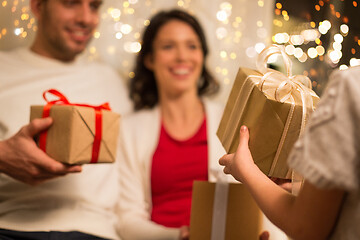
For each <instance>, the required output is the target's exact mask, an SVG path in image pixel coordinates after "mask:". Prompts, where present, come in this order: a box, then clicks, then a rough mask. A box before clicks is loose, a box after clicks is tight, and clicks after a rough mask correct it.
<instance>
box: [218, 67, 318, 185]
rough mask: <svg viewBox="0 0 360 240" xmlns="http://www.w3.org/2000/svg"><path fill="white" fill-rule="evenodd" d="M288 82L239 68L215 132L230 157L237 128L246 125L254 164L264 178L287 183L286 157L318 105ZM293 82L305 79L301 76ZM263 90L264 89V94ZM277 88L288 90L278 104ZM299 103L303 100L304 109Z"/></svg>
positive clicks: (303, 89)
mask: <svg viewBox="0 0 360 240" xmlns="http://www.w3.org/2000/svg"><path fill="white" fill-rule="evenodd" d="M266 71H268V72H266ZM299 77H300V78H299ZM277 78H279V79H277ZM290 78H291V76H285V75H284V74H282V73H280V72H278V71H275V70H269V69H268V70H265V71H263V72H259V71H256V70H253V69H248V68H240V69H239V72H238V74H237V76H236V79H235V82H234V85H233V87H232V90H231V92H230V95H229V98H228V101H227V104H226V107H225V110H224V113H223V116H222V120H221V122H220V125H219V128H218V130H217V136H218V137H219V139H220V141H221V143H222V145H223V146H224V148H225V150H226V151H227V152H228V153H234V152H235V151H236V149H237V147H238V144H239V130H240V127H241V126H242V125H246V126H247V127H248V128H249V131H250V141H249V148H250V151H251V154H252V157H253V159H254V162H255V164H256V165H257V166H258V167H259V168H260V169H261V171H262V172H264V173H265V174H266V175H268V176H271V177H278V178H285V179H291V175H292V174H291V173H292V172H291V170H290V169H289V168H288V166H287V162H286V161H287V157H288V155H289V153H290V151H291V148H292V146H293V145H294V143H295V141H296V140H297V139H298V137H299V135H300V132H301V130H302V129H303V128H304V127H305V124H306V120H307V118H308V116H309V114H310V113H311V112H312V111H313V109H314V108H315V105H316V103H317V102H318V101H319V97H318V96H317V95H316V94H315V93H314V92H313V91H312V90H311V89H310V88H309V87H305V86H304V85H302V83H301V82H300V81H297V82H293V80H291V79H290ZM297 78H299V79H307V78H306V77H305V76H297ZM268 79H270V80H269V81H268ZM284 81H285V82H284ZM309 81H310V80H309ZM268 85H275V87H274V88H271V87H268ZM287 85H290V86H287ZM266 87H268V89H267V90H264V89H266ZM280 88H288V89H287V90H286V89H285V93H283V94H282V95H281V94H280V97H279V98H281V99H280V100H279V99H277V95H279V91H278V90H279V89H280ZM280 92H281V91H280ZM286 98H287V99H286ZM282 99H286V100H285V101H282ZM303 100H307V101H306V104H307V105H306V106H303ZM304 113H305V114H304Z"/></svg>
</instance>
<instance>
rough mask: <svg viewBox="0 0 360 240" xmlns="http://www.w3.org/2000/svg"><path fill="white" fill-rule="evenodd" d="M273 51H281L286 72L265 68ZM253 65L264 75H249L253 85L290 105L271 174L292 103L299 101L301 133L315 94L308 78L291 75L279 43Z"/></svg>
mask: <svg viewBox="0 0 360 240" xmlns="http://www.w3.org/2000/svg"><path fill="white" fill-rule="evenodd" d="M276 54H280V55H281V57H282V59H283V62H284V65H285V69H286V75H285V74H283V73H282V72H279V71H276V70H274V69H270V68H268V67H267V60H268V59H269V58H270V57H271V56H273V55H276ZM256 67H257V69H258V71H259V72H261V73H262V74H263V76H254V75H251V76H248V77H249V78H250V77H251V78H253V79H258V81H257V82H255V83H256V85H257V86H258V88H259V89H260V90H261V91H262V92H263V93H264V94H265V95H266V96H268V97H270V98H273V99H275V100H277V101H279V102H281V103H285V102H287V103H290V104H291V105H292V107H291V109H290V112H289V114H288V117H287V120H286V123H285V127H284V131H283V134H282V136H281V139H280V143H279V146H278V149H277V152H276V155H275V159H274V161H273V164H272V166H271V169H270V172H269V174H270V175H271V174H272V173H273V171H274V169H275V166H276V164H277V160H278V157H279V155H280V152H281V149H282V147H283V144H284V142H285V138H286V135H287V132H288V130H289V126H290V123H291V119H292V116H293V113H294V109H295V103H296V102H298V101H301V103H302V120H301V127H300V134H302V133H303V131H304V128H305V125H306V121H307V119H308V116H309V115H310V113H311V112H312V111H313V110H314V103H313V97H317V95H316V94H315V92H314V91H313V90H312V89H311V81H310V79H309V78H308V77H306V76H303V75H292V71H291V68H292V62H291V60H290V58H289V57H288V55H287V54H286V53H285V51H284V48H283V47H282V46H279V45H271V46H269V47H267V48H265V49H264V50H263V51H262V52H261V53H260V54H259V56H258V59H257V61H256Z"/></svg>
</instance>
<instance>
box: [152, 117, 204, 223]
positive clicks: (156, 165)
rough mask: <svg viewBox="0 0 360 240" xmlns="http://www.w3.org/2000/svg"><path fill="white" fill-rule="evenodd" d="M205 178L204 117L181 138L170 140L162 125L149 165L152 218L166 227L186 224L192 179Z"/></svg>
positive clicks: (189, 207)
mask: <svg viewBox="0 0 360 240" xmlns="http://www.w3.org/2000/svg"><path fill="white" fill-rule="evenodd" d="M207 179H208V151H207V136H206V119H204V122H203V123H202V125H201V127H200V128H199V130H198V131H197V133H196V134H195V135H194V136H192V137H191V138H189V139H187V140H184V141H178V140H176V139H173V138H172V137H171V136H170V135H169V134H168V133H167V132H166V130H165V128H164V126H163V124H162V125H161V132H160V139H159V144H158V146H157V148H156V150H155V153H154V156H153V161H152V167H151V191H152V194H151V195H152V207H153V208H152V212H151V220H152V221H154V222H156V223H158V224H161V225H164V226H166V227H181V226H183V225H186V226H189V225H190V210H191V197H192V186H193V181H194V180H206V181H207Z"/></svg>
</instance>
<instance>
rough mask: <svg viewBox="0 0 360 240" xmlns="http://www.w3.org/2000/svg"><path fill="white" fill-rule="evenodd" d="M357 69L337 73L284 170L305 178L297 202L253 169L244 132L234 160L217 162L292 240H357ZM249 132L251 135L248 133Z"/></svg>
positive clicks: (359, 236) (359, 138) (225, 158)
mask: <svg viewBox="0 0 360 240" xmlns="http://www.w3.org/2000/svg"><path fill="white" fill-rule="evenodd" d="M359 75H360V67H354V68H350V69H348V70H344V71H336V73H334V74H333V75H332V76H331V77H330V81H329V86H328V88H327V91H325V93H324V94H323V96H322V99H321V101H320V102H319V104H318V106H317V109H316V111H315V112H314V113H313V114H312V116H311V119H310V121H309V123H308V125H307V128H306V130H305V133H304V134H303V136H302V138H300V139H299V140H298V142H297V143H296V144H295V145H294V149H293V150H292V153H291V155H290V157H289V160H288V162H289V165H290V167H292V168H294V169H295V170H296V171H297V172H299V173H300V174H302V175H303V176H304V178H305V183H304V186H303V188H302V189H301V191H300V193H299V195H298V196H297V197H295V196H293V195H290V194H288V193H287V192H285V191H284V190H283V189H281V188H280V187H278V186H277V185H275V184H274V183H273V182H271V181H270V180H269V179H268V178H267V177H266V176H265V175H264V174H262V173H261V171H260V170H259V168H258V167H257V166H256V165H255V164H254V162H253V159H252V157H251V153H250V151H249V148H248V140H249V132H248V129H247V128H246V127H245V126H242V127H241V130H240V144H239V147H238V149H237V152H236V153H235V154H231V155H225V156H223V157H222V158H221V159H220V160H219V162H220V164H221V165H223V166H225V168H224V172H225V173H229V174H231V175H233V176H234V177H235V178H236V179H237V180H239V181H241V182H243V183H244V184H245V185H246V186H247V187H248V188H249V190H250V192H251V193H252V195H253V196H254V198H255V200H256V201H257V202H258V205H259V206H260V208H261V209H262V210H263V212H264V213H265V215H267V217H268V218H269V219H270V220H271V221H272V222H273V223H274V224H275V225H277V226H278V227H279V228H281V229H282V230H283V231H284V232H286V233H287V234H288V235H289V236H290V237H292V238H293V239H317V240H321V239H333V240H335V239H339V240H340V239H349V240H352V239H354V240H355V239H360V231H359V224H360V193H359V189H360V170H359V169H360V167H359V166H360V152H359V149H360V148H359V143H360V131H359V127H358V126H359V122H360V107H359V106H360V105H359V96H360V81H359ZM250 130H251V129H250Z"/></svg>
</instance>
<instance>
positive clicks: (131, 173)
mask: <svg viewBox="0 0 360 240" xmlns="http://www.w3.org/2000/svg"><path fill="white" fill-rule="evenodd" d="M203 102H204V106H205V114H206V124H207V125H206V130H207V140H208V157H209V163H208V166H209V169H208V176H209V180H210V181H214V180H216V176H215V175H216V174H218V173H219V172H222V167H221V166H220V165H219V164H218V160H219V158H220V157H221V156H223V155H224V154H225V150H224V149H223V147H222V145H221V143H220V141H219V139H218V138H217V136H216V131H217V128H218V124H219V122H220V120H221V116H222V112H223V108H222V106H220V105H218V104H217V103H214V102H211V101H209V100H205V99H204V100H203ZM160 125H161V120H160V110H159V108H158V107H154V108H153V109H151V110H142V111H139V112H136V113H134V114H132V115H130V116H127V117H124V119H122V126H121V141H120V144H121V148H120V149H121V153H120V155H122V157H121V158H120V169H121V170H120V174H121V175H120V178H121V191H122V192H121V197H120V200H119V209H118V210H119V212H118V214H119V218H120V222H119V225H118V230H119V232H120V234H121V237H122V239H124V240H127V239H128V240H165V239H166V240H172V239H174V240H177V239H179V234H180V231H179V229H177V228H168V227H164V226H162V225H159V224H156V223H154V222H152V221H151V220H150V214H151V189H150V187H151V184H150V171H151V161H152V156H153V154H154V151H155V148H156V147H157V145H158V139H159V134H160Z"/></svg>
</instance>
